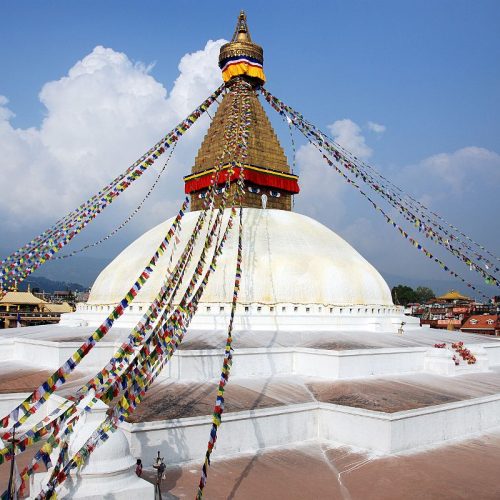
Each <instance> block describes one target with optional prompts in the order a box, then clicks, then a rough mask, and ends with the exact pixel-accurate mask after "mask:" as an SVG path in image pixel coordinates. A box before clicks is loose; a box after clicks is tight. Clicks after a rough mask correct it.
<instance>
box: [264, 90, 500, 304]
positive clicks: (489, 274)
mask: <svg viewBox="0 0 500 500" xmlns="http://www.w3.org/2000/svg"><path fill="white" fill-rule="evenodd" d="M261 92H262V94H263V95H264V97H265V99H266V100H267V101H268V102H269V103H270V104H271V106H272V107H273V109H275V110H276V111H277V112H278V113H279V114H280V115H282V116H284V117H286V118H287V119H288V120H289V121H290V122H291V123H293V125H294V126H295V127H296V128H297V129H298V130H299V131H300V132H301V133H303V134H304V136H305V137H306V138H307V139H308V141H309V142H311V143H313V144H315V145H316V146H318V147H320V148H321V151H322V154H323V156H324V157H325V159H327V158H328V159H329V160H330V161H331V162H332V161H334V162H335V163H336V164H339V165H341V166H343V167H344V168H345V169H346V171H347V172H349V173H350V174H352V175H354V176H355V178H360V179H361V180H362V181H363V182H365V183H366V184H367V185H368V186H369V187H370V188H371V189H373V190H374V191H375V192H376V193H377V194H378V195H380V196H381V197H382V198H383V199H385V200H386V201H387V202H388V203H389V204H390V205H392V206H393V207H394V208H396V209H397V210H398V212H399V213H400V214H401V215H402V216H403V217H404V218H405V219H406V220H407V221H408V222H410V223H411V224H412V225H414V226H415V227H416V228H417V230H418V231H419V232H421V233H422V234H424V236H425V237H427V238H429V239H430V240H432V241H433V242H434V243H436V244H439V245H441V246H442V247H443V248H445V249H446V250H447V251H448V252H450V253H451V254H452V255H454V256H455V257H456V258H458V259H459V260H461V261H462V262H463V263H464V264H466V265H467V266H468V267H469V269H470V270H471V271H476V272H477V273H478V274H480V275H481V276H482V277H483V278H484V281H485V283H486V284H490V285H496V286H500V280H499V279H498V278H497V277H496V276H495V275H494V274H493V273H494V272H498V270H499V269H498V267H494V268H493V269H491V268H490V266H489V265H488V263H489V264H490V265H493V264H492V263H491V261H488V259H486V258H485V257H484V256H481V255H479V254H475V256H474V257H471V256H469V255H467V254H466V253H464V249H463V246H462V247H461V248H459V245H458V244H456V242H458V240H457V239H456V238H455V239H454V240H452V239H451V237H449V236H447V234H448V235H449V233H440V232H439V231H438V230H436V229H432V228H431V227H430V225H428V224H426V223H425V222H424V220H423V219H424V217H421V216H418V215H416V214H414V213H413V212H412V211H411V209H410V208H409V207H408V205H405V204H404V203H403V198H402V197H401V196H393V194H392V192H391V191H390V190H387V189H385V187H384V186H382V185H381V184H380V182H377V181H376V180H375V179H374V178H373V176H371V175H370V174H369V173H367V171H366V170H362V169H361V168H360V165H359V162H358V161H357V158H355V157H354V156H352V155H351V154H350V153H349V154H347V153H345V150H343V148H340V147H338V145H336V144H335V143H334V142H333V141H331V140H329V138H328V137H327V136H326V135H325V134H323V133H322V132H320V131H318V130H317V129H316V128H315V127H314V126H313V125H311V124H310V123H309V122H307V121H306V120H305V119H304V118H303V117H302V115H301V114H300V113H298V112H296V111H295V110H293V108H291V107H290V106H288V105H286V104H284V103H283V102H282V101H281V100H279V99H278V98H276V97H274V96H273V95H272V94H270V93H269V92H268V91H267V90H265V89H261ZM327 155H328V157H327ZM370 168H371V170H372V171H374V169H373V168H372V167H370ZM336 170H337V171H338V173H342V171H341V170H340V169H336ZM344 177H345V178H346V179H347V180H348V182H349V183H352V184H353V185H355V183H354V181H352V180H351V179H350V178H349V177H347V176H344ZM360 191H361V190H360ZM361 192H362V191H361ZM363 195H364V196H366V194H365V193H363ZM370 202H371V203H372V205H374V207H375V208H376V209H377V210H379V211H381V209H380V208H379V207H378V206H377V205H376V204H374V202H373V201H372V200H370ZM384 216H385V217H386V219H387V217H388V216H387V214H385V212H384ZM426 218H427V219H428V217H427V216H426ZM389 219H390V217H389ZM429 220H430V219H429ZM388 222H390V223H391V224H392V223H393V221H392V219H390V221H388ZM393 225H394V224H393ZM435 225H437V224H435ZM394 227H396V228H397V229H398V231H399V232H400V234H401V235H402V236H403V237H405V238H406V239H409V240H411V243H412V245H413V246H414V247H415V248H417V249H419V250H421V251H422V252H423V253H424V254H425V255H427V256H428V257H429V256H430V258H432V260H434V261H435V262H437V263H438V264H439V265H440V267H441V268H442V269H444V270H445V271H447V272H449V273H450V274H452V275H453V276H454V277H456V278H458V279H460V280H461V281H463V282H464V283H466V285H467V286H468V287H469V288H471V289H473V290H475V291H478V289H477V287H475V286H474V285H472V284H471V283H469V282H468V281H467V280H465V279H464V278H462V277H460V276H459V275H458V274H457V273H455V272H454V271H452V270H451V269H450V268H449V267H448V266H447V265H445V264H444V263H443V262H441V261H440V260H439V259H437V258H436V257H435V256H434V255H432V254H431V253H430V252H429V251H428V250H426V249H425V248H424V247H423V246H422V245H421V244H420V243H418V242H416V240H414V239H413V238H411V237H409V236H408V233H407V232H406V231H405V230H404V229H402V228H399V226H397V225H394ZM405 235H406V236H405ZM452 241H453V243H452ZM471 241H472V240H471ZM478 255H479V257H478ZM478 261H479V262H478ZM480 261H482V262H483V263H484V265H485V269H483V267H482V266H481V263H480ZM478 292H479V293H481V295H482V296H483V297H485V298H486V299H488V297H487V296H486V295H485V294H483V293H482V292H480V291H478Z"/></svg>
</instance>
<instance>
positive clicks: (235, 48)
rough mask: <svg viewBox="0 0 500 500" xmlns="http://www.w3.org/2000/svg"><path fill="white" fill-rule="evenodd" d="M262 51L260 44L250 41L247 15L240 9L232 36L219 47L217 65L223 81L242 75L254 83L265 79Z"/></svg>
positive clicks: (261, 82)
mask: <svg viewBox="0 0 500 500" xmlns="http://www.w3.org/2000/svg"><path fill="white" fill-rule="evenodd" d="M263 63H264V51H263V50H262V47H261V46H260V45H257V44H256V43H253V42H252V38H251V36H250V31H249V29H248V24H247V17H246V14H245V12H243V11H241V12H240V15H239V16H238V21H237V23H236V29H235V30H234V34H233V38H232V39H231V41H230V42H229V43H226V44H224V45H223V46H222V47H221V49H220V54H219V67H220V69H221V70H222V78H223V79H224V81H225V82H228V81H230V80H231V79H232V78H235V77H239V76H243V77H247V79H248V80H249V81H250V82H251V83H253V84H256V85H262V84H263V83H264V82H265V81H266V77H265V75H264V70H263V66H262V65H263Z"/></svg>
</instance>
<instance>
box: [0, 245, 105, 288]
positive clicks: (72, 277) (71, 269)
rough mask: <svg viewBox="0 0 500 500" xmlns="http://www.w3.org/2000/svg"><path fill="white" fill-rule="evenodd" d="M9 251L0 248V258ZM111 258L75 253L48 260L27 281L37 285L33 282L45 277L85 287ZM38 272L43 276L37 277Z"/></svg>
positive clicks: (89, 284) (53, 280)
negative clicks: (70, 255) (71, 255)
mask: <svg viewBox="0 0 500 500" xmlns="http://www.w3.org/2000/svg"><path fill="white" fill-rule="evenodd" d="M11 251H13V250H12V249H7V248H0V260H1V257H6V256H7V255H9V253H10V252H11ZM112 259H113V257H109V258H103V257H86V256H79V255H77V256H75V257H72V258H70V259H63V260H52V261H48V262H46V263H45V264H44V265H43V266H42V267H41V268H40V269H38V270H37V271H35V272H34V273H33V274H32V275H31V276H30V277H29V278H28V282H29V283H30V285H31V288H33V287H34V286H38V285H35V284H34V282H35V281H37V280H40V279H47V280H48V281H52V282H59V283H67V284H68V285H77V286H81V287H83V288H84V289H86V288H89V287H90V286H91V285H92V283H94V281H95V279H96V278H97V276H98V274H99V273H100V272H101V271H102V270H103V269H104V268H105V267H106V266H107V265H108V264H109V262H110V261H111V260H112ZM38 273H40V275H43V276H40V277H39V276H38ZM58 290H65V288H58ZM47 291H49V290H47Z"/></svg>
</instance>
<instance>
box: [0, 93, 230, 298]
mask: <svg viewBox="0 0 500 500" xmlns="http://www.w3.org/2000/svg"><path fill="white" fill-rule="evenodd" d="M224 89H225V87H224V85H221V86H220V87H219V88H218V89H217V90H216V91H215V92H213V93H212V94H211V95H210V96H209V97H208V98H207V99H205V101H203V103H202V104H201V105H200V106H198V107H197V108H196V109H195V110H194V111H193V112H192V113H191V114H190V115H189V116H188V117H186V118H185V119H184V120H182V121H181V122H180V123H179V124H178V125H177V126H176V127H175V128H174V129H172V130H171V131H170V132H169V133H168V134H166V135H165V136H164V137H163V138H162V139H161V140H160V141H158V142H157V143H156V144H155V145H154V146H153V147H152V148H150V149H149V150H148V151H147V152H146V153H145V154H144V155H142V156H141V158H139V159H138V160H137V161H136V162H134V163H133V164H132V165H131V166H130V167H129V168H128V169H127V170H125V172H123V173H122V174H120V175H119V176H118V177H116V178H115V179H114V180H113V181H111V182H110V183H109V184H108V185H107V186H105V187H104V188H103V189H102V190H101V191H99V193H98V194H96V195H94V196H92V197H91V198H90V199H89V200H87V201H86V202H84V203H83V204H82V205H80V206H79V207H78V208H76V209H75V210H73V211H72V212H70V213H69V214H68V215H66V216H65V217H63V218H62V219H60V220H59V221H58V222H56V224H55V225H54V226H52V227H51V228H49V229H48V230H46V231H44V232H43V233H41V234H40V235H38V236H37V237H35V238H34V239H32V240H31V241H30V242H29V243H27V244H26V245H24V246H23V247H21V248H19V249H18V250H17V251H15V252H14V253H13V254H11V255H10V256H8V257H7V258H6V259H4V260H3V261H2V262H0V290H7V289H9V288H12V287H13V286H15V285H16V284H18V283H20V282H21V281H23V280H24V279H25V278H26V277H27V276H29V275H30V274H31V273H32V272H33V271H35V270H36V269H38V267H40V266H41V265H42V264H44V263H45V262H46V261H47V260H49V259H52V258H53V257H54V255H55V254H56V253H57V252H59V251H60V250H61V249H62V248H63V247H64V246H66V244H68V243H69V242H70V241H71V240H72V239H73V238H74V237H75V236H76V235H77V234H79V233H80V232H81V231H82V230H83V229H84V228H85V227H86V226H87V225H88V224H89V223H90V222H91V221H92V220H93V219H94V218H95V217H96V216H97V215H98V214H99V213H101V212H102V210H104V209H105V208H106V207H107V206H108V205H109V204H111V203H112V202H113V201H114V200H115V199H116V198H117V197H118V196H120V194H121V193H123V192H124V191H125V190H126V189H127V188H128V187H129V186H130V185H131V184H132V183H133V182H134V181H135V180H137V179H139V178H140V177H141V176H142V175H143V173H144V172H145V171H146V170H148V168H149V167H150V166H151V165H153V163H154V162H155V161H156V160H157V159H158V158H159V157H160V156H161V155H162V154H163V153H165V151H166V150H167V149H168V148H170V147H171V146H173V145H174V144H175V143H176V142H177V141H178V140H179V139H180V138H181V137H182V136H183V135H184V133H185V132H186V131H187V130H189V128H191V126H192V125H193V124H194V123H195V122H196V121H197V120H198V118H199V117H200V116H201V115H202V114H203V113H205V112H206V111H207V109H208V108H209V107H210V106H211V105H212V104H213V102H214V101H215V100H216V98H217V97H218V96H219V95H220V94H221V93H222V92H223V91H224Z"/></svg>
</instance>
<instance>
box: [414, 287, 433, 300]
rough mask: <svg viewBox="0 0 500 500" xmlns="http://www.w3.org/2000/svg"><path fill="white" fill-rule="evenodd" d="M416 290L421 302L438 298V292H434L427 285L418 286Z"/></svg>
mask: <svg viewBox="0 0 500 500" xmlns="http://www.w3.org/2000/svg"><path fill="white" fill-rule="evenodd" d="M415 292H416V294H417V297H418V299H417V302H419V303H420V304H423V303H425V302H427V301H429V300H431V299H435V298H436V294H435V293H434V291H433V290H432V289H431V288H429V287H427V286H417V289H416V290H415Z"/></svg>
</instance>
